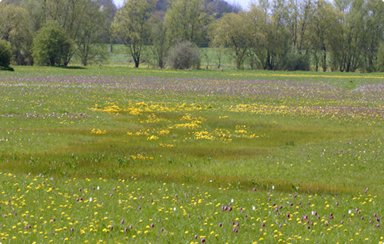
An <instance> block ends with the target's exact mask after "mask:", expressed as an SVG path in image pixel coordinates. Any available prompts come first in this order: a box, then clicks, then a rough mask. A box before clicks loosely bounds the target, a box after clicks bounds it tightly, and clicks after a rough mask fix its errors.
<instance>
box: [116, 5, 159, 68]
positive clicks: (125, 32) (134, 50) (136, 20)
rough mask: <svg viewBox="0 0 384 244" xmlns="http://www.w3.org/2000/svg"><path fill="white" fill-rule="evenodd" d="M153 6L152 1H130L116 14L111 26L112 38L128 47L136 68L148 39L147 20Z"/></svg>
mask: <svg viewBox="0 0 384 244" xmlns="http://www.w3.org/2000/svg"><path fill="white" fill-rule="evenodd" d="M153 6H154V2H153V1H152V0H130V1H128V2H126V3H125V5H124V6H123V8H121V9H120V10H119V11H118V12H117V14H116V17H115V20H114V22H113V24H112V30H113V33H114V36H115V37H116V38H117V39H118V40H119V41H121V42H122V43H124V44H125V45H127V46H128V47H129V51H130V54H131V56H132V58H133V61H134V63H135V67H136V68H138V67H139V65H140V59H141V51H142V48H143V45H144V44H145V43H146V42H149V39H150V37H149V36H150V29H149V26H148V19H149V17H150V14H151V11H152V8H153Z"/></svg>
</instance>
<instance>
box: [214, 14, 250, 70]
mask: <svg viewBox="0 0 384 244" xmlns="http://www.w3.org/2000/svg"><path fill="white" fill-rule="evenodd" d="M251 28H252V26H251V22H250V21H249V18H248V16H247V14H246V13H239V14H235V13H231V14H225V15H224V16H223V17H222V18H221V19H219V20H217V21H216V22H215V23H213V24H212V25H211V28H210V37H211V41H212V44H213V46H216V47H228V48H231V49H232V50H233V52H234V56H235V61H236V68H237V69H242V68H243V65H244V61H245V58H246V57H247V53H248V51H249V50H250V48H251V42H250V41H251V39H252V33H251V31H250V30H251Z"/></svg>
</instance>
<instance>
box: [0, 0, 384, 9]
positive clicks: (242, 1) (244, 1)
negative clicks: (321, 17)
mask: <svg viewBox="0 0 384 244" xmlns="http://www.w3.org/2000/svg"><path fill="white" fill-rule="evenodd" d="M0 1H1V0H0ZM113 1H114V2H115V4H116V5H117V6H121V5H122V4H123V2H124V0H113ZM186 1H188V0H186ZM225 1H227V2H229V3H233V4H238V5H240V6H241V7H242V8H243V9H247V8H248V7H249V4H250V3H251V2H252V0H225ZM383 1H384V0H383Z"/></svg>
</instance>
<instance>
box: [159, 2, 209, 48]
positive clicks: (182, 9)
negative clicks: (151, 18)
mask: <svg viewBox="0 0 384 244" xmlns="http://www.w3.org/2000/svg"><path fill="white" fill-rule="evenodd" d="M164 22H165V26H166V30H167V38H168V43H169V46H172V45H175V44H176V43H179V42H182V41H190V42H193V43H195V44H197V45H199V46H202V45H203V44H204V43H207V31H208V29H207V26H208V25H209V23H210V17H209V16H208V14H207V13H206V12H205V9H204V1H203V0H189V1H185V0H172V1H171V2H170V7H169V9H168V11H167V13H166V15H165V19H164Z"/></svg>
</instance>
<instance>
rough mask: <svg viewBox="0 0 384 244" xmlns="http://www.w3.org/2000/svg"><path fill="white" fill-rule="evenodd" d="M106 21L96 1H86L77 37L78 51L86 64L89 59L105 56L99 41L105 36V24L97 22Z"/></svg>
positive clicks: (85, 64) (82, 61)
mask: <svg viewBox="0 0 384 244" xmlns="http://www.w3.org/2000/svg"><path fill="white" fill-rule="evenodd" d="M104 21H105V15H104V14H103V9H101V8H99V6H98V5H97V4H96V3H94V2H89V1H88V2H86V7H85V8H84V12H83V14H82V15H81V17H80V18H79V25H80V27H79V30H78V34H77V38H76V39H75V41H76V47H77V53H78V56H79V57H80V60H81V64H82V65H84V66H87V65H88V62H89V61H93V60H95V59H97V58H99V57H104V56H105V55H104V52H103V49H102V47H100V45H99V43H98V42H99V41H100V40H101V39H102V37H103V32H104V30H103V26H102V25H99V24H96V23H103V22H104Z"/></svg>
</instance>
